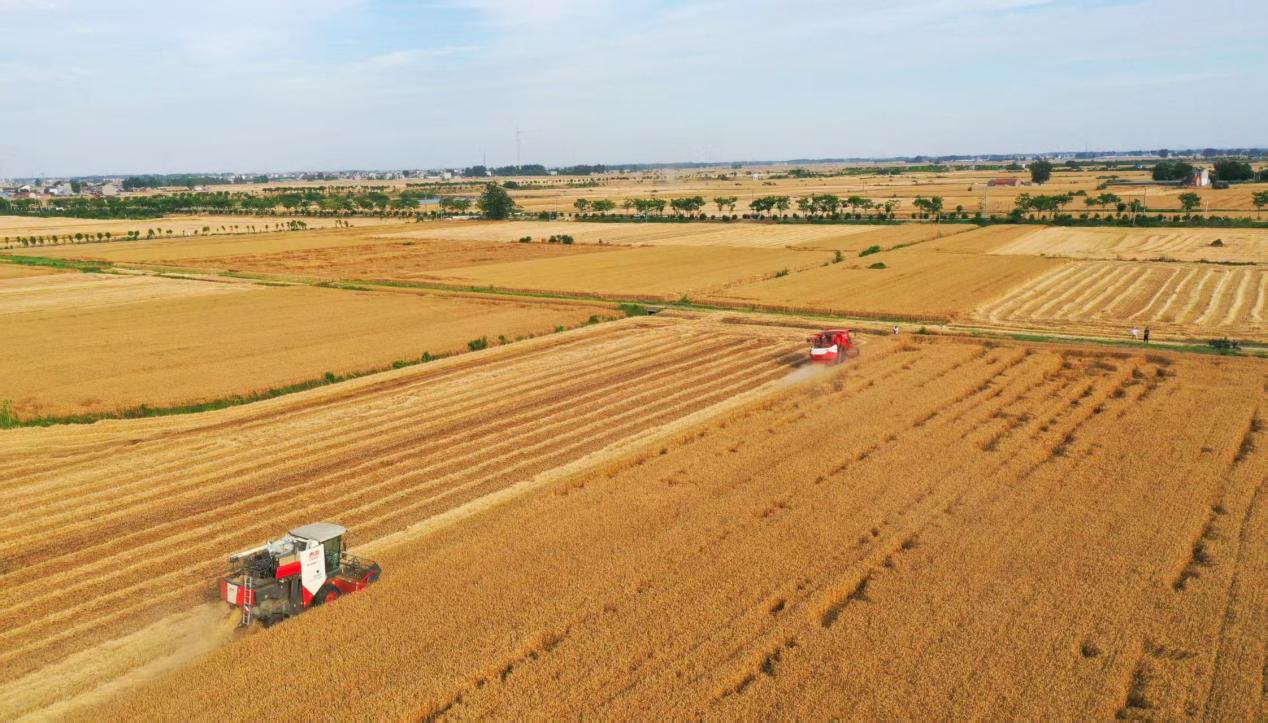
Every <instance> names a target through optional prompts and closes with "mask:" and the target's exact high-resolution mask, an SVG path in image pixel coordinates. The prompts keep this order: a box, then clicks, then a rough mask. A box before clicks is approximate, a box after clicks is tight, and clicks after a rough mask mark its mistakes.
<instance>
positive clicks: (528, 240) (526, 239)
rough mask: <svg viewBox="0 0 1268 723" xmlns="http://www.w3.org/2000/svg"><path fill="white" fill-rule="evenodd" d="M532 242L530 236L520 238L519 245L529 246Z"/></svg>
mask: <svg viewBox="0 0 1268 723" xmlns="http://www.w3.org/2000/svg"><path fill="white" fill-rule="evenodd" d="M532 242H533V237H532V236H521V237H520V243H522V244H531V243H532Z"/></svg>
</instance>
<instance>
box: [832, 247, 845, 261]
mask: <svg viewBox="0 0 1268 723" xmlns="http://www.w3.org/2000/svg"><path fill="white" fill-rule="evenodd" d="M842 261H845V254H843V253H841V249H837V250H836V251H833V252H832V263H834V264H839V263H841V262H842Z"/></svg>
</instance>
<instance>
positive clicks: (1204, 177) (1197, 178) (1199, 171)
mask: <svg viewBox="0 0 1268 723" xmlns="http://www.w3.org/2000/svg"><path fill="white" fill-rule="evenodd" d="M1184 185H1186V186H1193V187H1194V188H1209V187H1210V185H1211V170H1210V169H1209V168H1195V169H1193V173H1192V174H1190V175H1189V178H1188V180H1187V181H1185V182H1184Z"/></svg>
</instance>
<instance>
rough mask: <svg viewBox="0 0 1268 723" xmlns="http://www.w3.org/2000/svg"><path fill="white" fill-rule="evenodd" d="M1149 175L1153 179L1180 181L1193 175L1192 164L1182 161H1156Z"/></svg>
mask: <svg viewBox="0 0 1268 723" xmlns="http://www.w3.org/2000/svg"><path fill="white" fill-rule="evenodd" d="M1151 175H1152V176H1153V179H1154V180H1155V181H1182V180H1184V179H1186V178H1188V177H1189V176H1191V175H1193V166H1191V165H1189V164H1188V163H1185V162H1184V161H1158V162H1157V163H1155V164H1154V167H1153V171H1152V173H1151Z"/></svg>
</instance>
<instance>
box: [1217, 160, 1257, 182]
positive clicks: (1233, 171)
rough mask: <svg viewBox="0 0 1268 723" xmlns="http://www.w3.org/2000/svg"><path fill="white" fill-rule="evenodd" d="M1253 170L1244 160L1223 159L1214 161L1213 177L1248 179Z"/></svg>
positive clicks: (1250, 177) (1229, 179)
mask: <svg viewBox="0 0 1268 723" xmlns="http://www.w3.org/2000/svg"><path fill="white" fill-rule="evenodd" d="M1254 177H1255V170H1254V169H1253V168H1251V167H1250V164H1249V163H1246V162H1245V161H1233V160H1224V161H1216V162H1215V178H1216V179H1218V180H1220V181H1249V180H1251V179H1253V178H1254Z"/></svg>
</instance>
